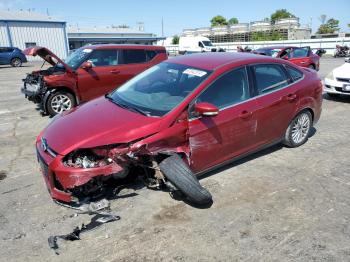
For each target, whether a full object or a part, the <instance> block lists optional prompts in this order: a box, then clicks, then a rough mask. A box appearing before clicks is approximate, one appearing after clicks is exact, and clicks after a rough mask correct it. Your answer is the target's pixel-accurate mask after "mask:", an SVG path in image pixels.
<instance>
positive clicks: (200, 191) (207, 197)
mask: <svg viewBox="0 0 350 262" xmlns="http://www.w3.org/2000/svg"><path fill="white" fill-rule="evenodd" d="M159 167H160V170H161V171H162V173H163V174H164V176H165V177H166V178H167V180H169V181H170V182H171V184H172V185H173V186H175V187H176V188H177V189H178V190H179V191H181V193H183V194H184V195H185V196H186V197H187V198H188V200H189V201H191V202H192V203H194V204H198V205H205V204H209V203H212V201H213V200H212V196H211V194H210V193H209V191H208V190H206V189H205V188H204V187H202V186H201V184H200V183H199V181H198V179H197V177H196V176H195V175H194V174H193V173H192V171H191V170H190V169H189V167H188V166H187V165H186V164H185V163H184V162H183V160H182V159H181V157H180V156H179V155H172V156H170V157H168V158H166V159H164V160H163V161H162V162H161V163H160V164H159Z"/></svg>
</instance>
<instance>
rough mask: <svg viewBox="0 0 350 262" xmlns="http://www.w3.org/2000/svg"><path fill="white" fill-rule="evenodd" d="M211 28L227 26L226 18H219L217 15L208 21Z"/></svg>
mask: <svg viewBox="0 0 350 262" xmlns="http://www.w3.org/2000/svg"><path fill="white" fill-rule="evenodd" d="M210 23H211V26H212V27H213V26H222V25H227V21H226V18H225V17H223V16H221V15H217V16H214V17H213V18H212V19H211V20H210Z"/></svg>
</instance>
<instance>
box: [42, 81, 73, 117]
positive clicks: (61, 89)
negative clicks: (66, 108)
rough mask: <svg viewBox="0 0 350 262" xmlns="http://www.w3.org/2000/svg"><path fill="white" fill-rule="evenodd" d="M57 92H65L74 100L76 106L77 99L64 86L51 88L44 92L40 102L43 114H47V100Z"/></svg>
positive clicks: (69, 89) (70, 90) (71, 91)
mask: <svg viewBox="0 0 350 262" xmlns="http://www.w3.org/2000/svg"><path fill="white" fill-rule="evenodd" d="M58 91H63V92H67V93H70V94H71V95H72V96H73V97H74V100H75V104H76V105H78V102H79V99H78V98H77V96H76V94H75V93H74V91H73V90H72V89H71V88H69V87H66V86H57V87H52V88H48V90H47V91H46V93H45V95H44V98H43V100H42V108H43V109H44V112H45V113H47V112H48V111H47V102H48V99H49V97H50V95H51V94H53V93H56V92H58Z"/></svg>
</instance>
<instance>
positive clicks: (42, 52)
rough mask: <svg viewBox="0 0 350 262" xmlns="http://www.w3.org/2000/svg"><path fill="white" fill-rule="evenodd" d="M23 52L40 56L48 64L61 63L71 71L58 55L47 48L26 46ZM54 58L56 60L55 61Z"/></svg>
mask: <svg viewBox="0 0 350 262" xmlns="http://www.w3.org/2000/svg"><path fill="white" fill-rule="evenodd" d="M23 54H25V55H28V56H37V55H38V56H40V57H41V58H42V59H44V60H45V61H46V62H48V63H49V64H51V65H53V66H55V65H57V64H61V65H63V66H64V67H65V69H66V70H67V71H70V72H72V71H73V70H72V68H70V67H69V66H68V65H67V64H66V63H64V62H63V61H62V60H61V59H60V58H59V57H58V56H56V55H55V54H54V53H52V52H51V51H50V50H49V49H47V48H45V47H41V46H33V47H28V48H26V49H24V50H23ZM55 60H56V61H55Z"/></svg>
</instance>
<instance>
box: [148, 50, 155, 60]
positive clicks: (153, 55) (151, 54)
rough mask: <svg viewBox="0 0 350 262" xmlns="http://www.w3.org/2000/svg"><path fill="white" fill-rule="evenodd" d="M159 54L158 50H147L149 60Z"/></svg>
mask: <svg viewBox="0 0 350 262" xmlns="http://www.w3.org/2000/svg"><path fill="white" fill-rule="evenodd" d="M156 55H157V52H156V51H154V50H148V51H146V56H147V61H150V60H152V59H153V58H154V57H155V56H156Z"/></svg>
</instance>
